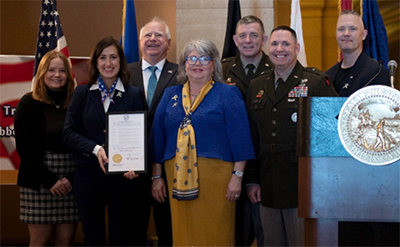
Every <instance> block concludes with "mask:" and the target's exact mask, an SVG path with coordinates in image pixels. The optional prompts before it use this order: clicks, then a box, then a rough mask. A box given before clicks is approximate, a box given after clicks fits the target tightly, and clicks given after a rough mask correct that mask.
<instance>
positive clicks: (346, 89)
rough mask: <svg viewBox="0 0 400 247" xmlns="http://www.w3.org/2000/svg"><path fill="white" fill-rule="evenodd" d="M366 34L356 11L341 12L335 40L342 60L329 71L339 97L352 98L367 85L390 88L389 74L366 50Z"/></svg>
mask: <svg viewBox="0 0 400 247" xmlns="http://www.w3.org/2000/svg"><path fill="white" fill-rule="evenodd" d="M367 33H368V31H367V30H366V29H364V24H363V21H362V19H361V17H360V15H359V14H358V13H357V12H355V11H353V10H345V11H343V12H342V13H340V15H339V18H338V21H337V24H336V40H337V43H338V45H339V47H340V49H341V51H342V55H343V60H342V61H340V62H339V63H337V64H335V65H334V66H333V67H332V68H330V69H329V70H328V71H326V73H327V74H328V75H329V76H330V77H331V79H332V82H333V85H334V87H335V90H336V92H338V93H339V95H340V96H350V95H351V94H352V93H354V92H355V91H357V90H358V89H360V88H363V87H365V86H367V85H366V84H367V83H368V85H379V84H380V85H387V86H390V78H389V71H388V70H387V69H386V68H384V67H383V66H382V65H381V64H379V63H378V62H377V61H375V60H374V59H372V58H371V57H369V56H368V55H367V54H366V53H365V52H364V51H363V41H364V40H365V38H366V37H367Z"/></svg>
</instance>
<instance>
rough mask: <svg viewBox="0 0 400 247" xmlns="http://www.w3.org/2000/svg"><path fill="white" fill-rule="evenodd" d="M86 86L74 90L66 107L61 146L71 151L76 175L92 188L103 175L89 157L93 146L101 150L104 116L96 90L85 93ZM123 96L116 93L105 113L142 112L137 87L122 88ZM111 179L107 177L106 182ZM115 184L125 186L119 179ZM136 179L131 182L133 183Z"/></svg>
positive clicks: (92, 157)
mask: <svg viewBox="0 0 400 247" xmlns="http://www.w3.org/2000/svg"><path fill="white" fill-rule="evenodd" d="M89 88H90V86H89V85H82V86H78V87H77V88H76V89H75V91H74V94H73V96H72V99H71V102H70V104H69V106H68V110H67V115H66V118H65V123H64V130H63V140H64V143H65V144H66V145H67V146H69V147H70V148H72V149H73V151H74V152H73V157H74V160H75V161H76V162H77V164H78V167H77V173H78V172H79V173H80V174H85V175H87V178H86V179H87V180H88V181H91V182H92V184H95V185H96V184H101V183H102V182H103V181H104V179H105V177H106V176H105V174H104V173H103V171H102V170H101V169H100V165H99V162H98V160H97V157H96V156H95V155H93V154H92V151H93V148H94V147H95V146H96V145H102V146H105V142H106V121H107V119H106V113H105V112H104V107H103V104H102V102H101V93H100V91H99V90H89ZM124 90H125V92H120V91H118V90H117V89H116V91H115V92H114V96H113V100H114V102H115V104H113V103H111V104H110V106H109V108H108V112H117V111H118V112H120V111H143V110H144V108H143V102H142V100H141V99H142V95H141V92H140V90H139V89H138V88H137V87H132V86H124ZM113 176H114V175H108V177H109V178H111V177H113ZM115 179H116V181H123V183H128V181H130V180H128V179H126V178H124V177H123V176H122V175H120V174H119V175H115ZM139 180H140V179H134V180H132V181H134V183H136V182H137V181H139Z"/></svg>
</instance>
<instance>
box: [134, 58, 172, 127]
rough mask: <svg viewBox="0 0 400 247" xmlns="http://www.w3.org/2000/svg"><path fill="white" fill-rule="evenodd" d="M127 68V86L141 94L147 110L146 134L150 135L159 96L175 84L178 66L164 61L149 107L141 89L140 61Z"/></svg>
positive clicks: (142, 88)
mask: <svg viewBox="0 0 400 247" xmlns="http://www.w3.org/2000/svg"><path fill="white" fill-rule="evenodd" d="M128 67H129V72H130V74H131V79H130V81H129V84H130V85H132V86H135V87H138V88H139V89H140V91H141V92H142V100H143V105H144V107H145V109H146V110H147V131H148V133H150V130H151V127H152V125H153V119H154V115H155V113H156V109H157V106H158V103H159V102H160V100H161V96H162V95H163V93H164V90H165V89H166V88H167V87H170V86H174V85H176V84H177V81H176V75H177V71H178V65H177V64H176V63H171V62H169V61H168V60H166V61H165V64H164V67H163V69H162V71H161V74H160V78H159V79H158V83H157V87H156V90H155V91H154V95H153V99H152V101H151V104H150V107H148V106H147V101H146V96H145V91H144V87H143V74H142V60H140V61H139V62H136V63H131V64H128Z"/></svg>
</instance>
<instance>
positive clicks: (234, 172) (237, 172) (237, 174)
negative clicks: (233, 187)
mask: <svg viewBox="0 0 400 247" xmlns="http://www.w3.org/2000/svg"><path fill="white" fill-rule="evenodd" d="M232 174H235V175H236V176H237V177H238V178H241V177H243V174H244V172H242V171H239V170H237V171H233V172H232Z"/></svg>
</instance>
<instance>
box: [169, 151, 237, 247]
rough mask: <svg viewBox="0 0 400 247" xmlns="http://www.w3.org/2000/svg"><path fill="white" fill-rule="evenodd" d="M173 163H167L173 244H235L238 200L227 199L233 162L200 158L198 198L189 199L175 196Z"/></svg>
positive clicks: (198, 161) (171, 161)
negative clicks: (180, 199) (173, 189)
mask: <svg viewBox="0 0 400 247" xmlns="http://www.w3.org/2000/svg"><path fill="white" fill-rule="evenodd" d="M174 164H175V163H174V159H171V160H168V161H166V162H165V171H166V175H167V182H168V188H169V199H170V205H171V216H172V234H173V245H174V246H234V245H235V208H236V203H231V202H228V199H227V198H226V190H227V188H228V183H229V180H230V179H231V176H232V168H233V163H232V162H225V161H222V160H219V159H208V158H203V157H198V160H197V164H198V169H199V197H198V198H197V199H194V200H190V201H178V200H176V199H172V187H173V186H172V184H173V176H174V167H175V165H174Z"/></svg>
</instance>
